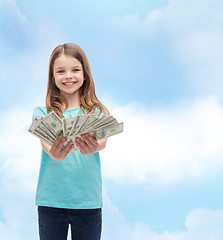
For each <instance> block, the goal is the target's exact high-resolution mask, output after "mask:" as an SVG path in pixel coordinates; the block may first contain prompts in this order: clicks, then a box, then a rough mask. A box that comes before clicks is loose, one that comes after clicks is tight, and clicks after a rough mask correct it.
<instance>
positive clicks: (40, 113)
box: [32, 107, 47, 121]
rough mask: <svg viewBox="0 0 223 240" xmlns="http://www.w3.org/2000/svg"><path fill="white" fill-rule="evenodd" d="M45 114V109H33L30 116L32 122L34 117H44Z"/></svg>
mask: <svg viewBox="0 0 223 240" xmlns="http://www.w3.org/2000/svg"><path fill="white" fill-rule="evenodd" d="M46 114H47V109H46V107H35V109H34V111H33V115H32V121H33V120H34V118H36V117H45V116H46Z"/></svg>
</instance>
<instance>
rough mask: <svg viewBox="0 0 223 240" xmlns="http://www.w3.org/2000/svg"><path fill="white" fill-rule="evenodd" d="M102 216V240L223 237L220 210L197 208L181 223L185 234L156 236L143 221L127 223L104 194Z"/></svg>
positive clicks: (204, 239)
mask: <svg viewBox="0 0 223 240" xmlns="http://www.w3.org/2000/svg"><path fill="white" fill-rule="evenodd" d="M103 197H104V208H103V212H104V213H105V214H106V216H105V217H104V224H103V233H102V237H103V238H102V240H103V239H106V240H113V239H117V240H121V239H129V240H138V239H141V240H148V239H149V240H198V239H202V240H221V239H222V238H223V228H222V221H223V210H222V209H218V210H211V209H205V208H198V209H194V210H192V211H191V212H190V213H189V214H188V215H187V216H186V220H185V228H186V230H185V231H174V232H168V231H163V232H162V233H157V232H155V231H153V230H152V229H151V228H150V226H148V225H147V224H145V223H143V222H135V223H133V224H130V223H129V222H128V220H127V219H126V218H125V216H123V214H122V213H121V212H120V211H119V209H118V208H117V207H115V206H114V205H113V203H112V202H111V200H110V199H109V197H108V196H107V194H106V191H104V196H103Z"/></svg>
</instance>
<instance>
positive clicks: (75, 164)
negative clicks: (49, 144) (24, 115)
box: [32, 107, 102, 209]
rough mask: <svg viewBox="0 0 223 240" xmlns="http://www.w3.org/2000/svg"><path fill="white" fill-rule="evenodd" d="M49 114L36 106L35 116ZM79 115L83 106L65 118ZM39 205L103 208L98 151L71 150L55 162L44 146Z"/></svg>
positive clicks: (38, 190)
mask: <svg viewBox="0 0 223 240" xmlns="http://www.w3.org/2000/svg"><path fill="white" fill-rule="evenodd" d="M46 114H47V109H46V107H36V108H35V109H34V112H33V116H32V119H34V118H35V117H37V116H40V117H44V116H45V115H46ZM79 114H81V113H80V108H75V109H71V110H65V111H64V113H63V118H68V117H73V116H75V115H79ZM36 205H37V206H48V207H58V208H69V209H93V208H100V207H102V179H101V164H100V157H99V152H97V153H93V154H90V155H82V154H81V152H80V151H77V152H72V151H71V152H69V154H68V155H67V157H66V158H65V159H64V160H62V161H56V160H54V159H52V158H51V157H50V156H49V155H48V154H47V153H46V152H45V151H44V150H43V149H42V154H41V164H40V172H39V179H38V185H37V191H36Z"/></svg>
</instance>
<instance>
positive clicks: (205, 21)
mask: <svg viewBox="0 0 223 240" xmlns="http://www.w3.org/2000/svg"><path fill="white" fill-rule="evenodd" d="M222 26H223V2H222V1H220V0H202V1H201V0H193V1H191V0H189V1H188V0H169V1H167V0H157V1H152V0H138V1H135V0H134V1H133V0H128V1H127V0H123V1H118V0H112V1H111V0H107V1H102V0H96V1H90V0H81V1H80V0H78V1H71V0H70V1H69V0H63V1H55V0H48V1H43V0H39V1H28V0H17V1H15V0H0V53H1V57H0V89H1V96H0V99H1V103H2V104H1V105H0V109H1V113H2V114H1V118H0V126H1V135H0V159H1V161H0V240H5V239H7V240H12V239H13V240H14V239H16V240H27V239H37V236H38V228H37V211H36V207H35V191H36V185H37V180H38V173H39V166H40V157H41V145H40V142H39V139H37V138H35V137H33V135H31V134H30V133H28V128H29V126H30V124H31V121H32V113H33V110H34V108H35V107H36V106H44V104H45V96H46V87H47V75H48V63H49V57H50V54H51V52H52V51H53V49H54V48H55V47H56V46H57V45H59V44H63V43H67V42H73V43H76V44H78V45H80V46H81V47H82V48H83V50H84V51H85V52H86V54H87V56H88V60H89V63H90V67H91V71H92V75H93V79H94V82H95V86H96V94H97V96H98V98H99V99H100V100H101V101H102V103H104V104H105V105H106V106H107V107H108V109H109V111H110V113H111V114H112V115H113V116H114V117H116V118H117V120H118V121H119V122H124V132H123V133H122V134H118V135H116V136H113V137H111V138H109V140H108V142H107V146H106V148H105V149H104V150H103V151H101V153H100V155H101V164H102V176H103V204H104V206H103V232H102V239H103V240H114V239H116V240H123V239H129V240H138V239H141V240H198V239H202V240H222V239H223V203H222V202H223V191H222V185H223V174H222V171H223V141H222V139H223V98H222V96H223V81H222V78H223V44H222V42H223V28H222Z"/></svg>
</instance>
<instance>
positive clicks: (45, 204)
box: [36, 202, 103, 209]
mask: <svg viewBox="0 0 223 240" xmlns="http://www.w3.org/2000/svg"><path fill="white" fill-rule="evenodd" d="M36 206H44V207H55V208H68V209H96V208H102V206H103V204H102V203H101V204H99V205H87V206H84V205H75V206H74V205H69V204H61V203H60V204H59V203H49V202H36Z"/></svg>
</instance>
